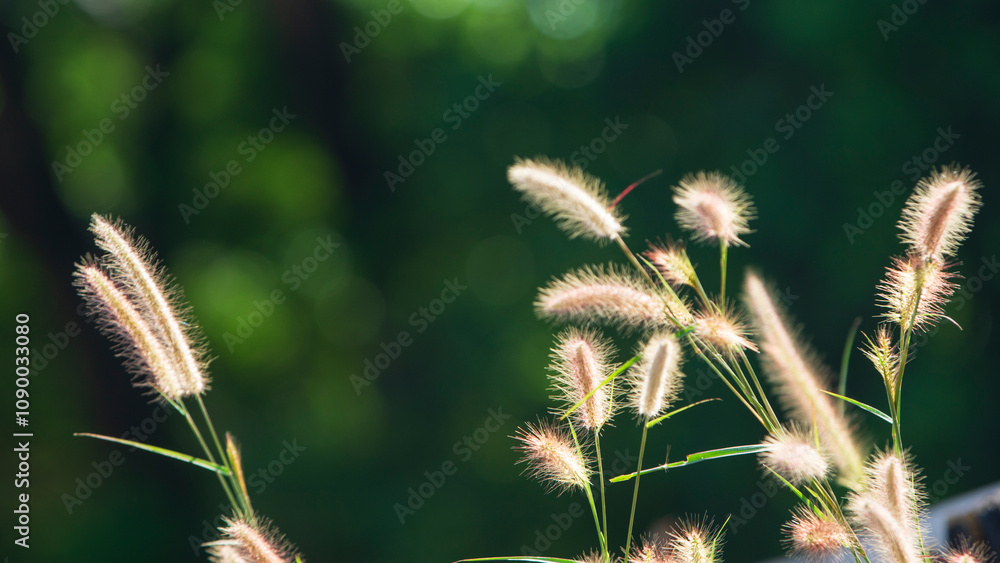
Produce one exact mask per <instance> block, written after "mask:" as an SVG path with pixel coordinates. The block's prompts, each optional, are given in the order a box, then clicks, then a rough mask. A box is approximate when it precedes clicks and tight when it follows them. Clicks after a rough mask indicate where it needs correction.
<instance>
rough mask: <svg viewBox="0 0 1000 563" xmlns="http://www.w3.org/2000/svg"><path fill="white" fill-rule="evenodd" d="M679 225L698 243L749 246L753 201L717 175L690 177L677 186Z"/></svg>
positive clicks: (675, 191) (734, 185) (675, 201)
mask: <svg viewBox="0 0 1000 563" xmlns="http://www.w3.org/2000/svg"><path fill="white" fill-rule="evenodd" d="M674 203H675V204H677V206H678V209H677V214H676V216H675V217H676V219H677V223H678V224H679V225H680V226H681V227H682V228H684V229H687V230H689V231H691V232H692V237H693V238H694V239H695V240H698V241H709V242H712V241H719V243H720V244H723V245H742V246H747V244H746V243H745V242H743V241H742V240H741V239H740V236H741V235H745V234H747V233H750V232H751V231H750V228H749V223H750V220H751V219H753V218H754V213H755V210H754V207H753V202H752V201H751V200H750V196H749V195H747V193H746V192H745V191H744V190H743V187H742V186H740V185H739V184H737V183H736V182H734V181H733V180H732V179H731V178H729V177H728V176H723V175H722V174H720V173H718V172H708V173H705V172H698V173H697V174H688V175H687V176H685V177H684V178H683V179H681V181H680V185H678V186H675V187H674Z"/></svg>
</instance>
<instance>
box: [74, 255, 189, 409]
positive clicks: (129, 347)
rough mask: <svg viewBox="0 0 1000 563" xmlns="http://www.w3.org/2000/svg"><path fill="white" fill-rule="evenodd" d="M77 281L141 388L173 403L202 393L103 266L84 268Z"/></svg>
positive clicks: (77, 276)
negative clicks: (160, 395) (149, 388)
mask: <svg viewBox="0 0 1000 563" xmlns="http://www.w3.org/2000/svg"><path fill="white" fill-rule="evenodd" d="M75 277H76V281H77V285H78V286H79V287H80V294H81V295H82V296H83V298H84V300H85V301H86V303H87V307H88V309H89V311H90V312H91V313H94V314H96V315H97V318H98V322H99V323H100V326H101V329H102V331H103V332H105V333H106V334H108V335H109V336H110V337H111V339H112V340H113V341H115V343H116V347H117V349H118V355H119V356H122V357H123V358H125V365H126V367H127V368H128V370H129V371H130V372H131V373H132V374H133V375H134V376H135V377H136V380H137V383H138V384H140V385H145V386H149V387H152V388H153V389H155V390H156V391H158V392H159V393H160V394H162V395H163V396H164V397H166V398H167V399H170V400H172V401H177V400H180V399H181V398H182V397H186V396H189V395H195V394H198V393H199V392H200V389H198V388H196V387H192V386H191V385H190V382H189V380H188V379H187V378H186V377H184V376H183V374H181V373H180V370H178V369H177V365H176V362H175V361H174V357H173V356H171V355H170V354H169V353H168V352H167V351H166V350H165V349H164V347H163V345H162V343H161V342H160V340H159V339H158V338H157V337H156V334H155V333H154V331H153V330H152V328H150V326H149V324H148V323H147V322H146V320H145V319H144V318H143V316H142V315H141V314H140V313H139V311H137V310H136V308H135V307H134V306H133V305H132V303H131V301H129V299H128V298H127V297H126V296H125V294H124V293H122V291H121V290H120V289H118V287H117V286H116V285H115V283H114V282H113V281H111V279H110V278H109V277H108V276H107V274H105V273H104V271H103V270H102V269H101V268H100V267H99V266H96V265H94V264H91V263H84V264H81V265H79V266H78V267H77V271H76V273H75Z"/></svg>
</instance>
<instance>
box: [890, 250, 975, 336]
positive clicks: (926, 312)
mask: <svg viewBox="0 0 1000 563" xmlns="http://www.w3.org/2000/svg"><path fill="white" fill-rule="evenodd" d="M954 277H955V274H952V273H950V272H948V271H947V270H946V269H945V266H943V265H941V264H940V263H938V262H935V261H931V262H924V261H922V260H921V259H919V258H917V257H916V256H915V255H911V256H909V257H907V258H905V259H904V258H893V264H892V266H890V267H889V268H888V269H887V270H886V277H885V280H883V281H882V283H881V285H879V287H878V289H879V305H880V306H882V307H884V308H885V309H886V312H885V313H884V314H883V316H884V317H885V318H886V319H888V320H889V321H891V322H894V323H896V324H898V325H899V326H900V328H901V329H902V330H903V331H904V332H906V331H909V330H913V331H916V332H921V331H926V330H928V329H930V328H931V327H933V326H934V325H936V324H937V323H938V322H939V321H940V320H941V319H943V318H947V317H945V314H944V306H945V305H946V304H947V303H948V300H949V299H950V298H951V296H952V294H953V293H954V292H955V289H956V288H957V287H958V286H957V285H956V284H955V283H953V282H951V281H950V280H951V279H952V278H954Z"/></svg>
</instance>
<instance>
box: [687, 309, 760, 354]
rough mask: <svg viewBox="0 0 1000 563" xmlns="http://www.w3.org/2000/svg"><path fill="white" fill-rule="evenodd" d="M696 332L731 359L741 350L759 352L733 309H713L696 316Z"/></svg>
mask: <svg viewBox="0 0 1000 563" xmlns="http://www.w3.org/2000/svg"><path fill="white" fill-rule="evenodd" d="M694 332H695V334H697V335H698V337H699V338H701V339H702V340H704V341H705V342H707V343H708V344H711V345H712V346H713V347H714V348H715V349H716V350H717V351H718V352H720V353H722V354H725V355H727V356H729V357H732V356H734V355H737V354H739V352H740V350H751V351H754V352H756V351H757V345H756V344H754V343H753V342H751V341H750V340H749V339H748V338H747V333H748V330H747V327H746V325H745V324H743V322H742V321H741V320H740V319H739V318H738V316H737V315H736V312H735V310H732V309H730V310H727V311H718V310H714V309H713V310H712V311H710V312H707V313H697V314H695V316H694Z"/></svg>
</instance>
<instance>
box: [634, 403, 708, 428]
mask: <svg viewBox="0 0 1000 563" xmlns="http://www.w3.org/2000/svg"><path fill="white" fill-rule="evenodd" d="M721 400H722V399H720V398H718V397H712V398H710V399H703V400H701V401H698V402H697V403H691V404H690V405H684V406H683V407H681V408H679V409H674V410H672V411H670V412H668V413H667V414H665V415H663V416H661V417H659V418H654V419H653V420H650V421H649V422H647V423H646V428H652V427H653V426H656V425H657V424H659V423H661V422H663V421H664V420H666V419H668V418H670V417H672V416H674V415H675V414H680V413H681V412H684V411H686V410H688V409H689V408H691V407H697V406H698V405H700V404H702V403H708V402H711V401H721Z"/></svg>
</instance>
